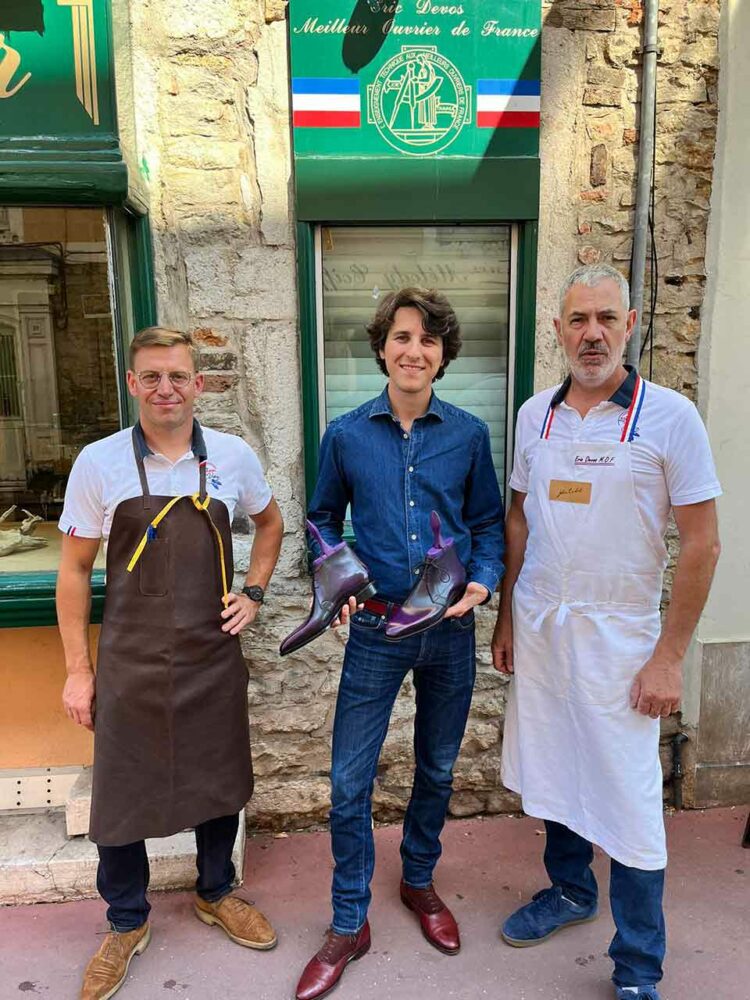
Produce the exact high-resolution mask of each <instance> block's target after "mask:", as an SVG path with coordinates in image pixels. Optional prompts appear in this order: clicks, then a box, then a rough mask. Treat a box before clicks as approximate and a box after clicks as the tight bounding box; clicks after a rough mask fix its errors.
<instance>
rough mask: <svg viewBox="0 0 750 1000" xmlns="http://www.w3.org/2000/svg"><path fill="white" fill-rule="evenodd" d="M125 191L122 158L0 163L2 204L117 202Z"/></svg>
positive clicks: (89, 203)
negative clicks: (108, 160)
mask: <svg viewBox="0 0 750 1000" xmlns="http://www.w3.org/2000/svg"><path fill="white" fill-rule="evenodd" d="M127 193H128V171H127V167H126V166H125V164H124V163H123V161H122V160H114V161H112V162H102V161H96V160H93V159H88V160H80V161H71V160H67V159H59V160H57V161H50V160H49V159H47V158H45V159H43V160H41V159H28V160H15V159H14V160H12V161H10V160H4V161H1V162H0V199H1V200H2V203H3V205H121V204H122V203H123V202H124V201H125V198H126V197H127Z"/></svg>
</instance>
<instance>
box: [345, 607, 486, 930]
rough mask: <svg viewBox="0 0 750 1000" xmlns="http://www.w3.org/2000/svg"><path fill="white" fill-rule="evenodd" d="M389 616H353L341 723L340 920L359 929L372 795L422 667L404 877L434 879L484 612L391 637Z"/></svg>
mask: <svg viewBox="0 0 750 1000" xmlns="http://www.w3.org/2000/svg"><path fill="white" fill-rule="evenodd" d="M384 630H385V621H384V620H383V619H382V618H381V617H380V616H378V615H375V614H373V613H372V612H371V611H367V610H364V611H359V612H358V613H357V614H356V615H355V616H354V618H353V620H352V624H351V629H350V634H349V641H348V642H347V644H346V654H345V656H344V666H343V670H342V673H341V681H340V682H339V693H338V700H337V702H336V717H335V720H334V725H333V759H332V764H331V806H332V808H331V816H330V821H331V842H332V849H333V857H334V861H335V868H334V873H333V890H332V896H333V924H332V926H333V929H334V930H335V931H337V932H338V933H339V934H353V933H355V932H356V931H358V930H359V928H360V927H361V926H362V925H363V924H364V922H365V918H366V917H367V908H368V906H369V904H370V898H371V893H370V881H371V879H372V873H373V868H374V866H375V846H374V841H373V835H372V825H371V798H372V788H373V782H374V780H375V772H376V769H377V765H378V758H379V756H380V750H381V747H382V746H383V741H384V740H385V736H386V733H387V731H388V722H389V720H390V717H391V711H392V709H393V703H394V701H395V700H396V695H397V694H398V691H399V688H400V687H401V684H402V683H403V680H404V678H405V677H406V675H407V674H408V673H409V671H410V670H413V672H414V687H415V690H416V714H415V718H414V757H415V763H416V768H415V773H414V783H413V785H412V791H411V798H410V800H409V806H408V808H407V810H406V816H405V817H404V829H403V839H402V841H401V859H402V865H403V877H404V881H405V882H407V883H408V884H409V885H412V886H415V887H417V888H423V887H425V886H428V885H429V884H430V883H431V881H432V872H433V869H434V868H435V865H436V864H437V861H438V858H439V857H440V852H441V846H440V833H441V831H442V829H443V824H444V823H445V815H446V812H447V811H448V803H449V801H450V797H451V791H452V786H453V765H454V764H455V761H456V757H457V756H458V751H459V748H460V746H461V740H462V739H463V735H464V730H465V728H466V719H467V717H468V714H469V706H470V704H471V695H472V691H473V689H474V677H475V673H476V667H475V659H474V653H475V644H474V615H473V613H471V612H470V613H469V614H468V615H465V616H464V617H463V618H461V619H455V618H450V619H448V620H446V621H442V622H441V623H440V624H439V625H436V626H435V627H434V628H432V629H429V630H428V631H427V632H423V633H422V634H421V635H415V636H411V637H410V638H408V639H401V640H400V641H398V642H389V641H388V640H387V639H386V638H385V635H384Z"/></svg>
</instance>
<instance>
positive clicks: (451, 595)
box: [279, 510, 466, 656]
mask: <svg viewBox="0 0 750 1000" xmlns="http://www.w3.org/2000/svg"><path fill="white" fill-rule="evenodd" d="M430 526H431V527H432V533H433V545H432V547H431V548H430V549H429V550H428V551H427V555H426V556H425V561H424V564H423V567H422V571H421V573H420V578H419V581H418V583H417V584H416V585H415V586H414V588H413V589H412V591H411V593H410V594H409V596H408V597H407V599H406V601H405V602H404V603H403V604H402V605H401V607H400V608H396V609H395V611H394V612H393V614H392V615H391V617H390V619H389V620H388V624H387V625H386V629H385V635H386V638H387V639H394V640H397V639H405V638H407V637H408V636H411V635H417V634H418V633H420V632H424V631H426V630H427V629H428V628H432V626H433V625H437V624H438V622H439V621H441V619H442V617H443V615H444V614H445V612H446V610H447V608H448V607H450V605H451V604H453V603H454V602H455V601H457V600H458V599H459V597H460V596H461V595H462V593H463V591H464V588H465V586H466V571H465V570H464V567H463V566H462V565H461V563H460V561H459V559H458V556H457V555H456V551H455V546H454V544H453V539H452V538H445V539H444V538H443V536H442V534H441V531H440V518H439V516H438V514H437V512H436V511H434V510H433V511H432V513H431V514H430ZM307 527H308V530H309V531H310V534H311V535H312V536H313V538H314V539H315V540H316V542H317V543H318V545H319V547H320V550H321V554H320V556H319V557H318V558H317V559H316V560H315V561H314V562H313V574H312V577H313V604H312V609H311V611H310V615H309V617H308V619H307V621H305V622H303V624H302V625H299V626H298V627H297V628H296V629H294V631H293V632H291V633H290V634H289V635H288V636H287V637H286V639H284V641H283V642H282V643H281V646H280V648H279V652H280V653H281V655H282V656H285V655H286V654H287V653H293V652H294V651H295V650H297V649H301V648H302V646H305V645H307V643H308V642H312V641H313V639H316V638H317V637H318V636H319V635H321V634H322V633H323V632H324V631H325V630H326V629H327V628H328V626H329V625H330V624H331V622H332V621H333V620H334V618H336V617H337V615H338V613H339V611H340V610H341V607H342V606H343V605H344V604H346V602H347V601H348V599H349V598H350V597H351V596H354V597H356V599H357V603H358V604H360V603H362V602H363V601H366V600H367V598H368V597H372V596H373V595H374V594H375V592H376V591H375V587H374V585H373V583H372V582H371V580H370V576H369V570H368V569H367V567H366V566H365V564H364V563H363V562H362V560H361V559H359V558H358V557H357V556H356V555H355V554H354V552H352V550H351V549H350V548H349V546H348V545H347V544H346V542H340V543H339V544H338V545H333V546H332V545H329V544H328V543H327V542H326V541H325V540H324V539H323V538H322V536H321V534H320V532H319V531H318V529H317V528H316V527H315V525H314V524H313V523H312V521H308V522H307Z"/></svg>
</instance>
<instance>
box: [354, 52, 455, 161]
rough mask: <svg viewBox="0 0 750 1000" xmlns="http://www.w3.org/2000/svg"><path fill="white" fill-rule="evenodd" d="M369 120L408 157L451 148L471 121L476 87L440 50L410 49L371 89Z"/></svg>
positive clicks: (396, 58) (384, 70) (395, 58)
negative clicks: (473, 95) (464, 77)
mask: <svg viewBox="0 0 750 1000" xmlns="http://www.w3.org/2000/svg"><path fill="white" fill-rule="evenodd" d="M367 120H368V121H369V122H370V124H372V125H375V127H376V128H377V130H378V132H380V134H381V136H382V137H383V138H384V139H385V141H386V142H387V143H388V144H389V145H390V146H393V148H394V149H397V150H398V151H399V152H401V153H406V154H407V156H429V155H430V154H431V153H439V152H440V151H441V150H443V149H445V148H446V146H450V144H451V143H452V142H453V140H454V139H455V138H456V137H457V136H458V134H459V133H460V131H461V129H462V128H463V127H464V125H466V124H467V123H468V122H469V121H470V120H471V87H468V86H467V85H466V84H465V83H464V80H463V77H462V76H461V74H460V73H459V72H458V70H457V69H456V67H455V66H454V65H453V63H452V62H451V61H450V59H446V58H445V56H442V55H440V53H439V52H438V51H437V47H436V46H434V45H404V46H402V48H401V51H400V52H399V53H398V55H395V56H393V57H392V58H391V59H389V60H388V62H387V63H385V64H384V65H383V66H382V68H381V70H380V72H379V73H378V75H377V76H376V77H375V81H374V82H373V83H371V84H369V85H368V87H367Z"/></svg>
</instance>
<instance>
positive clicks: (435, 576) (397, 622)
mask: <svg viewBox="0 0 750 1000" xmlns="http://www.w3.org/2000/svg"><path fill="white" fill-rule="evenodd" d="M430 527H431V528H432V534H433V537H434V542H433V546H432V548H431V549H428V551H427V555H426V556H425V561H424V563H423V565H422V572H421V574H420V577H419V583H418V584H417V585H416V586H415V587H414V589H413V590H412V592H411V593H410V594H409V596H408V597H407V598H406V600H405V601H404V603H403V604H402V605H401V607H400V608H397V609H396V610H395V611H394V612H393V614H392V615H391V617H390V618H389V619H388V624H387V625H386V627H385V637H386V639H405V638H406V637H407V636H410V635H417V634H418V633H419V632H425V631H426V630H427V629H428V628H432V626H433V625H437V623H438V622H439V621H441V620H442V618H443V615H444V614H445V612H446V611H447V609H448V608H449V607H450V606H451V604H455V603H456V601H457V600H459V598H460V597H461V595H462V594H463V592H464V590H465V588H466V570H465V569H464V568H463V566H462V565H461V563H460V562H459V560H458V556H457V555H456V548H455V546H454V544H453V539H452V538H443V536H442V535H441V533H440V518H439V516H438V514H437V511H434V510H433V511H432V513H431V514H430Z"/></svg>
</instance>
